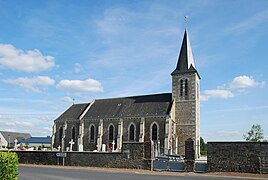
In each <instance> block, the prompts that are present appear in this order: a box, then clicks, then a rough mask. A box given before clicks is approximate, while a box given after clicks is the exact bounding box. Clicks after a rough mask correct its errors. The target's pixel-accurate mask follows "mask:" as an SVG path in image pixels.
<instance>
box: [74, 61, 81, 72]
mask: <svg viewBox="0 0 268 180" xmlns="http://www.w3.org/2000/svg"><path fill="white" fill-rule="evenodd" d="M80 71H81V64H79V63H75V64H74V72H75V73H79V72H80Z"/></svg>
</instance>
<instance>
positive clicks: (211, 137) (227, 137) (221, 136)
mask: <svg viewBox="0 0 268 180" xmlns="http://www.w3.org/2000/svg"><path fill="white" fill-rule="evenodd" d="M242 136H243V134H242V133H241V132H239V131H235V130H217V131H212V132H209V133H206V134H205V136H204V137H205V139H206V140H207V141H239V140H241V139H242Z"/></svg>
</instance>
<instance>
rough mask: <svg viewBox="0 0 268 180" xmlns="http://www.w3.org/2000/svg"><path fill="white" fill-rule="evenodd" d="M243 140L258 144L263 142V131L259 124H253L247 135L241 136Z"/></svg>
mask: <svg viewBox="0 0 268 180" xmlns="http://www.w3.org/2000/svg"><path fill="white" fill-rule="evenodd" d="M243 138H244V139H245V140H246V141H249V142H260V141H262V140H264V136H263V129H262V128H261V125H259V124H253V125H252V127H251V129H250V130H249V131H248V132H247V134H244V135H243Z"/></svg>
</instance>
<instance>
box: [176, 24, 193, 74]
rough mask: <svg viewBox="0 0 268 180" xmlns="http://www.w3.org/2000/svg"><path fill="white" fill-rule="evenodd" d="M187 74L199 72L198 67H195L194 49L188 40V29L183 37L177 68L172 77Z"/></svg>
mask: <svg viewBox="0 0 268 180" xmlns="http://www.w3.org/2000/svg"><path fill="white" fill-rule="evenodd" d="M185 72H197V70H196V67H195V61H194V57H193V53H192V48H191V45H190V40H189V38H188V33H187V30H186V29H185V32H184V37H183V41H182V45H181V50H180V54H179V58H178V63H177V67H176V69H175V70H174V71H173V72H172V73H171V75H175V74H181V73H185Z"/></svg>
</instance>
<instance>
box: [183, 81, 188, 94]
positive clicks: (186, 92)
mask: <svg viewBox="0 0 268 180" xmlns="http://www.w3.org/2000/svg"><path fill="white" fill-rule="evenodd" d="M184 95H185V96H188V79H185V80H184Z"/></svg>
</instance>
